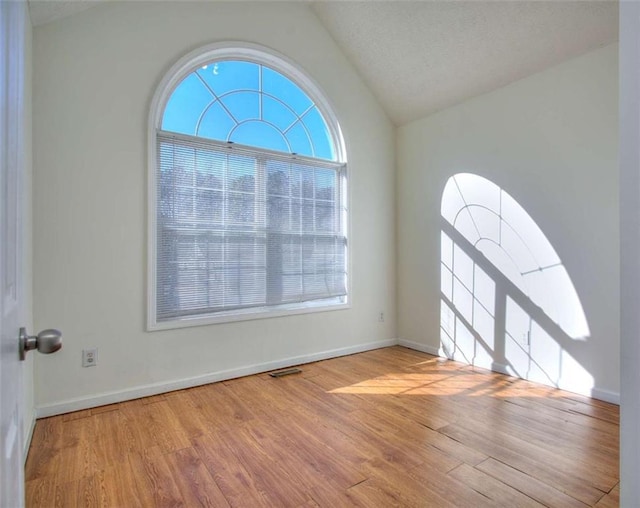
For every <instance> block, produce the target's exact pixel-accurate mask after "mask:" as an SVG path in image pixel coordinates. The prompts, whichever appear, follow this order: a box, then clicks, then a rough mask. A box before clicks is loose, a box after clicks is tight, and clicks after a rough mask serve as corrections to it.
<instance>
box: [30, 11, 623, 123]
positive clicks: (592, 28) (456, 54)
mask: <svg viewBox="0 0 640 508" xmlns="http://www.w3.org/2000/svg"><path fill="white" fill-rule="evenodd" d="M103 1H105V0H72V1H60V0H30V1H29V8H30V13H31V20H32V23H33V24H34V26H37V25H41V24H44V23H48V22H50V21H53V20H55V19H59V18H62V17H66V16H69V15H72V14H75V13H76V12H80V11H82V10H85V9H87V8H89V7H92V6H94V5H97V4H99V3H101V2H103ZM311 5H312V8H313V10H314V11H315V13H316V14H317V16H318V18H319V19H320V21H321V22H322V24H323V25H324V26H325V28H326V29H327V30H328V31H329V33H330V34H331V35H332V37H333V38H334V39H335V41H336V42H337V43H338V44H339V45H340V46H341V48H342V50H343V51H344V53H345V55H346V56H347V57H348V58H349V59H350V60H351V63H352V64H353V65H354V66H355V67H356V69H357V70H358V72H359V73H360V75H361V76H362V77H363V78H364V80H365V81H366V82H367V84H368V85H369V87H370V89H371V90H372V91H373V93H374V94H375V95H376V96H377V98H378V100H379V101H380V103H381V104H382V106H383V108H384V109H385V110H386V112H387V114H388V115H389V117H390V118H391V119H392V120H393V122H394V123H396V124H397V125H401V124H404V123H406V122H409V121H411V120H415V119H417V118H421V117H423V116H426V115H428V114H430V113H433V112H435V111H438V110H441V109H444V108H446V107H448V106H451V105H453V104H456V103H458V102H461V101H463V100H465V99H468V98H470V97H474V96H476V95H480V94H482V93H485V92H488V91H491V90H494V89H496V88H499V87H501V86H504V85H506V84H508V83H511V82H513V81H516V80H517V79H520V78H523V77H525V76H528V75H530V74H533V73H535V72H537V71H540V70H543V69H545V68H547V67H550V66H552V65H555V64H557V63H560V62H562V61H564V60H567V59H569V58H571V57H574V56H578V55H580V54H582V53H586V52H587V51H589V50H592V49H595V48H597V47H600V46H604V45H606V44H609V43H612V42H614V41H616V40H617V38H618V3H617V2H616V1H615V0H608V1H586V0H585V1H580V0H577V1H576V0H572V1H563V0H554V1H548V2H547V1H539V0H534V1H525V0H520V1H506V0H497V1H483V0H473V1H457V0H442V1H428V0H419V1H418V0H414V1H412V0H406V1H393V0H383V1H373V0H369V1H343V2H340V1H314V2H311Z"/></svg>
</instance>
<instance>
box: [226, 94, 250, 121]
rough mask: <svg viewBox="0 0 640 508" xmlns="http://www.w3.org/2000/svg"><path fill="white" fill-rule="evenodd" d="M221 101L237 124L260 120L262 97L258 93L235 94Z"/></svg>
mask: <svg viewBox="0 0 640 508" xmlns="http://www.w3.org/2000/svg"><path fill="white" fill-rule="evenodd" d="M220 101H221V102H222V103H223V104H224V106H225V107H226V108H227V110H228V111H229V113H230V114H231V116H232V117H233V119H234V120H235V121H236V122H238V123H239V122H244V121H246V120H259V119H260V96H259V94H258V93H257V92H233V93H230V94H229V95H224V96H223V97H221V98H220Z"/></svg>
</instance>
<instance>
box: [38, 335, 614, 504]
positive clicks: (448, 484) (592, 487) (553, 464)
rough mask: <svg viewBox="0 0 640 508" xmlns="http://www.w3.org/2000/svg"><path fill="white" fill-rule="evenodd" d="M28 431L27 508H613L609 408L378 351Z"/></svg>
mask: <svg viewBox="0 0 640 508" xmlns="http://www.w3.org/2000/svg"><path fill="white" fill-rule="evenodd" d="M302 370H303V372H302V373H301V374H294V375H291V376H287V377H283V378H280V379H274V378H271V377H269V376H268V375H266V374H263V375H256V376H250V377H246V378H241V379H236V380H232V381H226V382H221V383H216V384H211V385H206V386H201V387H197V388H192V389H189V390H181V391H177V392H172V393H168V394H165V395H159V396H155V397H150V398H146V399H139V400H135V401H130V402H124V403H121V404H114V405H112V406H105V407H101V408H97V409H91V410H86V411H80V412H77V413H70V414H66V415H62V416H56V417H52V418H47V419H42V420H38V422H37V425H36V429H35V434H34V437H33V442H32V445H31V451H30V453H29V457H28V460H27V467H26V478H27V483H26V489H27V506H28V507H36V506H45V507H54V506H61V507H74V506H110V507H111V506H113V507H116V506H121V507H136V506H157V507H164V506H189V507H191V506H201V505H203V506H215V507H225V506H237V507H259V506H270V507H285V506H296V507H297V506H307V507H318V506H320V507H331V508H335V507H342V506H359V507H384V508H386V507H391V506H435V507H448V506H461V507H472V508H475V507H483V506H505V507H520V506H549V507H551V506H558V507H584V506H598V507H601V508H602V507H611V506H617V505H618V429H619V413H618V407H617V406H614V405H611V404H607V403H604V402H600V401H597V400H592V399H588V398H586V397H582V396H579V395H575V394H571V393H568V392H562V391H559V390H553V389H550V388H547V387H544V386H540V385H536V384H533V383H529V382H527V381H522V380H519V379H515V378H509V377H505V376H502V375H499V374H494V373H490V372H487V371H484V370H479V369H474V368H472V367H468V366H465V365H462V364H460V363H456V362H452V361H446V360H443V359H438V358H434V357H432V356H429V355H426V354H423V353H419V352H416V351H412V350H409V349H405V348H402V347H392V348H387V349H379V350H375V351H370V352H367V353H361V354H357V355H353V356H348V357H342V358H337V359H332V360H326V361H322V362H317V363H313V364H309V365H304V366H302Z"/></svg>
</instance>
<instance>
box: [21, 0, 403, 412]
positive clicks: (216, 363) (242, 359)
mask: <svg viewBox="0 0 640 508" xmlns="http://www.w3.org/2000/svg"><path fill="white" fill-rule="evenodd" d="M220 40H242V41H249V42H255V43H259V44H263V45H265V46H268V47H271V48H273V49H275V50H276V51H278V52H280V53H283V54H284V55H286V56H288V57H289V58H291V59H293V60H294V61H296V62H298V63H299V64H300V65H301V66H302V68H303V69H304V70H305V71H306V72H307V73H308V74H309V75H311V77H312V78H313V79H314V80H316V82H317V83H318V84H319V85H320V87H321V88H322V89H323V90H324V91H325V92H326V94H327V96H328V98H329V100H330V101H331V102H332V103H333V105H334V107H335V111H336V112H337V114H338V117H339V121H340V122H341V126H342V128H343V131H344V133H345V137H346V141H347V154H348V160H349V176H350V190H351V200H350V209H351V230H350V249H351V261H352V263H351V266H352V285H353V287H352V289H351V296H352V303H353V305H352V308H351V309H349V310H341V311H337V312H323V313H316V314H307V315H300V316H291V317H285V318H273V319H266V320H255V321H245V322H239V323H230V324H220V325H215V326H203V327H195V328H189V329H183V330H171V331H163V332H152V333H147V332H145V298H146V284H145V272H146V266H145V256H146V226H145V213H146V210H145V183H146V174H145V172H146V162H147V161H146V152H145V150H146V146H147V145H146V129H147V125H146V122H147V116H148V108H149V105H150V100H151V97H152V95H153V92H154V89H155V86H156V85H157V83H158V82H159V80H160V78H161V76H162V75H163V74H164V73H165V72H166V71H167V70H168V68H169V67H170V66H171V65H172V64H173V63H174V62H175V61H176V60H177V59H178V58H180V57H181V56H182V55H184V54H185V53H187V52H189V51H191V50H193V49H195V48H197V47H200V46H202V45H205V44H208V43H211V42H214V41H220ZM33 107H34V146H35V150H34V157H35V158H34V249H35V250H34V270H35V272H34V280H35V285H34V298H35V305H34V319H35V326H36V328H38V329H40V328H46V327H56V328H60V329H61V330H62V331H63V334H64V339H63V343H64V346H63V349H62V351H60V352H59V353H57V354H55V355H51V356H49V357H38V358H37V367H38V368H37V376H36V383H37V384H36V398H37V400H36V403H37V406H38V407H39V408H40V411H39V415H46V414H51V413H55V412H58V411H64V410H69V409H76V408H79V407H85V406H90V405H92V404H95V403H105V402H109V401H111V400H118V399H120V398H124V397H130V396H135V395H140V394H142V393H149V391H154V390H161V389H164V388H167V387H172V386H173V387H178V386H182V385H183V384H185V383H186V384H188V383H189V382H199V381H200V382H202V381H204V380H207V379H216V378H217V377H220V376H224V375H228V374H229V373H228V372H227V373H226V374H225V371H233V372H234V373H240V372H250V371H251V370H254V368H253V367H252V366H263V367H265V368H269V367H270V366H274V365H276V364H281V363H287V359H288V358H292V357H302V358H311V357H313V355H317V354H322V353H323V352H327V351H333V350H342V349H344V348H347V350H348V348H352V349H354V350H355V349H361V348H367V347H374V346H379V345H383V344H387V343H389V342H384V341H386V340H388V339H392V338H394V337H395V327H396V325H395V249H394V195H393V188H394V163H395V154H394V130H393V127H392V125H391V123H390V122H389V120H388V119H387V117H386V116H385V114H384V113H383V111H382V110H381V108H380V107H379V105H378V104H377V102H376V101H375V100H374V98H373V97H372V95H371V94H370V93H369V91H368V90H367V88H366V87H365V86H364V84H363V83H362V81H361V80H360V78H359V77H358V76H357V74H356V73H355V72H354V70H353V69H352V67H351V66H350V65H349V64H348V62H347V61H346V59H345V58H344V56H343V55H342V53H341V52H340V50H339V49H338V47H337V46H336V45H335V43H334V42H333V41H332V39H331V38H330V37H329V36H328V34H327V33H326V32H325V30H324V29H323V28H322V27H321V25H320V24H319V22H318V20H317V19H316V18H315V16H314V14H313V13H312V12H311V11H310V9H308V7H307V6H306V5H304V4H297V3H266V2H260V3H257V4H249V3H245V2H238V3H236V2H230V3H169V2H158V3H151V2H127V3H125V2H113V3H110V4H109V5H102V6H99V7H96V8H93V9H90V10H87V11H85V12H83V13H80V14H78V15H76V16H73V17H70V18H67V19H64V20H60V21H58V22H54V23H51V24H47V25H44V26H40V27H36V28H35V29H34V105H33ZM380 311H384V312H385V316H386V321H385V322H384V323H379V322H378V320H377V317H378V314H379V312H380ZM89 346H96V347H97V348H98V350H99V353H98V366H97V367H94V368H82V367H81V350H82V349H83V348H86V347H89ZM256 368H259V367H256ZM243 369H244V370H243ZM221 373H222V374H221ZM202 376H204V377H202ZM192 378H196V379H192ZM188 379H191V381H185V380H188ZM172 383H174V384H172ZM145 387H146V388H145ZM101 394H106V396H104V397H100V395H101Z"/></svg>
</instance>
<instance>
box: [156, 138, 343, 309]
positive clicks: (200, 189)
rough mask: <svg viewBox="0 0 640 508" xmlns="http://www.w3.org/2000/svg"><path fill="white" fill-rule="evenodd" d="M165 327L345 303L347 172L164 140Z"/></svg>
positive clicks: (160, 236) (160, 298)
mask: <svg viewBox="0 0 640 508" xmlns="http://www.w3.org/2000/svg"><path fill="white" fill-rule="evenodd" d="M157 145H158V160H159V164H158V169H157V171H158V174H157V183H158V188H157V203H158V205H157V267H156V289H157V298H156V302H157V316H158V320H169V319H174V318H176V317H184V316H195V315H198V314H203V313H206V314H211V313H215V312H224V311H232V310H237V309H242V308H251V307H263V306H267V305H269V306H271V305H278V304H287V303H296V302H305V301H312V300H319V299H328V298H338V297H342V296H345V295H346V290H347V288H346V248H347V245H346V238H345V234H344V230H343V220H342V217H343V215H344V213H343V212H344V210H342V209H341V208H340V207H341V203H342V200H341V196H340V193H341V180H342V177H343V175H342V171H343V166H341V165H339V164H335V163H330V162H325V161H315V160H310V159H300V158H298V159H295V158H292V157H290V156H282V155H278V154H275V153H271V152H268V151H263V150H253V149H249V148H245V147H239V146H236V145H229V144H224V143H219V142H216V141H210V140H203V139H201V138H194V137H190V136H183V135H176V134H172V133H167V132H164V131H159V132H158V144H157Z"/></svg>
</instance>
